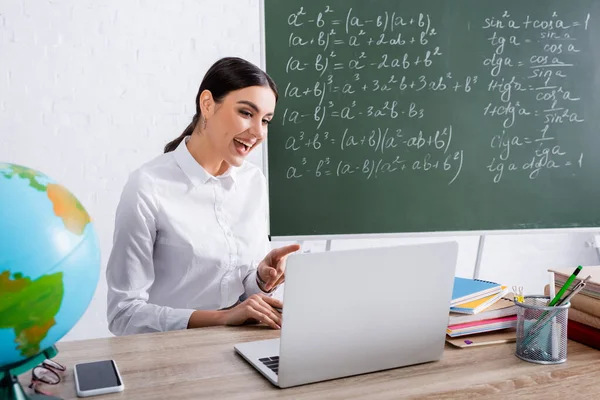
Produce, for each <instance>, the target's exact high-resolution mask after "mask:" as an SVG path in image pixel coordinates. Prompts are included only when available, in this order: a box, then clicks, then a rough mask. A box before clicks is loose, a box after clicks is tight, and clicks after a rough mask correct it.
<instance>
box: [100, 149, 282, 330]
mask: <svg viewBox="0 0 600 400" xmlns="http://www.w3.org/2000/svg"><path fill="white" fill-rule="evenodd" d="M187 139H189V138H186V140H184V141H182V142H181V144H180V145H179V146H178V147H177V149H176V150H175V151H173V152H171V153H166V154H162V155H160V156H158V157H156V158H155V159H154V160H152V161H150V162H148V163H146V164H144V165H143V166H141V167H140V168H139V169H137V170H136V171H134V172H133V173H132V174H131V175H130V176H129V179H128V181H127V183H126V185H125V187H124V189H123V193H122V195H121V199H120V201H119V205H118V207H117V213H116V222H115V231H114V237H113V249H112V252H111V254H110V257H109V260H108V265H107V270H106V279H107V283H108V299H107V300H108V310H107V316H108V323H109V329H110V331H111V332H112V333H114V334H115V335H127V334H133V333H144V332H156V331H168V330H176V329H185V328H186V327H187V324H188V320H189V318H190V316H191V314H192V312H193V311H195V310H217V309H223V308H227V307H231V306H233V305H234V304H236V303H237V302H238V300H243V299H244V298H245V297H244V296H249V295H251V294H254V293H260V292H261V290H260V288H259V287H258V285H257V283H256V268H257V266H258V263H259V262H260V261H261V260H262V259H263V258H264V256H265V255H266V254H267V253H268V251H269V250H270V244H269V240H268V236H267V235H268V227H267V212H268V210H267V185H266V179H265V177H264V175H263V174H262V172H261V171H260V169H258V167H256V166H255V165H253V164H251V163H249V162H244V164H243V165H242V166H241V167H239V168H235V167H230V168H229V170H228V171H227V173H225V174H223V175H222V176H218V177H214V176H212V175H210V174H209V173H207V172H206V170H204V168H202V166H201V165H200V164H199V163H198V162H197V161H196V160H195V159H194V158H193V157H192V155H191V154H190V152H189V151H188V148H187V146H186V143H187Z"/></svg>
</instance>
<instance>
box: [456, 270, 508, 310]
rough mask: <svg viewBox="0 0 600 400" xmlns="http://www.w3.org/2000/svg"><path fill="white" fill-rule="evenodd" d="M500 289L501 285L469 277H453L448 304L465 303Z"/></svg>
mask: <svg viewBox="0 0 600 400" xmlns="http://www.w3.org/2000/svg"><path fill="white" fill-rule="evenodd" d="M501 290H502V285H500V284H498V283H495V282H489V281H484V280H481V279H471V278H460V277H458V276H457V277H455V278H454V287H453V288H452V301H451V302H450V306H451V307H452V306H455V305H457V304H461V303H465V302H467V301H471V300H476V299H480V298H482V297H485V296H489V295H492V294H495V293H498V292H500V291H501Z"/></svg>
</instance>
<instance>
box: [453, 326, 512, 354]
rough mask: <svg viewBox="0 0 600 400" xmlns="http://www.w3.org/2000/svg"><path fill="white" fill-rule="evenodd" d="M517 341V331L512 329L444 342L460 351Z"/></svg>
mask: <svg viewBox="0 0 600 400" xmlns="http://www.w3.org/2000/svg"><path fill="white" fill-rule="evenodd" d="M516 340H517V331H516V329H514V328H509V329H503V330H501V331H497V332H485V333H478V334H475V335H469V336H462V337H460V338H451V337H446V342H448V343H450V344H451V345H453V346H456V347H460V348H461V349H465V348H469V347H477V346H487V345H490V344H500V343H510V342H515V341H516Z"/></svg>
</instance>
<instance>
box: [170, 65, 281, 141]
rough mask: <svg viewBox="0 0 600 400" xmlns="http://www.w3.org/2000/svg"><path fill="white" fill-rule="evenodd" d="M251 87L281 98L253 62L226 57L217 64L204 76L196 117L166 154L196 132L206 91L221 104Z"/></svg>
mask: <svg viewBox="0 0 600 400" xmlns="http://www.w3.org/2000/svg"><path fill="white" fill-rule="evenodd" d="M249 86H269V87H270V88H271V90H273V93H275V100H276V101H277V99H278V98H279V93H278V92H277V85H275V82H274V81H273V79H271V77H270V76H269V75H267V73H266V72H264V71H263V70H261V69H260V68H258V67H257V66H256V65H254V64H252V63H251V62H248V61H246V60H244V59H241V58H238V57H225V58H221V59H220V60H218V61H217V62H215V63H214V64H213V65H212V66H211V67H210V69H209V70H208V71H207V72H206V75H204V79H203V80H202V83H201V84H200V88H199V89H198V94H197V95H196V115H194V117H193V118H192V122H190V124H189V125H188V127H187V128H185V130H184V131H183V133H182V134H181V135H180V136H179V137H178V138H176V139H175V140H173V141H171V142H169V143H167V145H166V146H165V153H168V152H170V151H173V150H175V149H176V148H177V146H179V144H180V143H181V141H182V140H183V139H184V138H185V137H186V136H190V135H191V134H192V132H194V128H195V127H196V124H197V123H198V121H199V120H200V114H201V111H200V94H201V93H202V92H203V91H204V90H209V91H210V92H211V93H212V96H213V99H214V100H215V102H217V103H219V102H221V101H222V100H223V98H224V97H225V96H227V94H229V93H230V92H233V91H235V90H239V89H243V88H246V87H249Z"/></svg>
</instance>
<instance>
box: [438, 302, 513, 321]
mask: <svg viewBox="0 0 600 400" xmlns="http://www.w3.org/2000/svg"><path fill="white" fill-rule="evenodd" d="M509 315H517V306H516V305H515V303H514V302H513V301H512V300H509V299H507V298H501V299H500V300H498V301H497V302H495V303H494V304H492V305H491V306H489V307H488V308H486V309H485V310H484V311H482V312H480V313H477V314H459V313H454V312H451V313H450V315H449V316H448V325H456V324H466V323H467V322H475V321H482V320H484V319H494V318H502V317H508V316H509Z"/></svg>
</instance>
